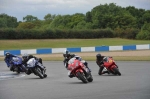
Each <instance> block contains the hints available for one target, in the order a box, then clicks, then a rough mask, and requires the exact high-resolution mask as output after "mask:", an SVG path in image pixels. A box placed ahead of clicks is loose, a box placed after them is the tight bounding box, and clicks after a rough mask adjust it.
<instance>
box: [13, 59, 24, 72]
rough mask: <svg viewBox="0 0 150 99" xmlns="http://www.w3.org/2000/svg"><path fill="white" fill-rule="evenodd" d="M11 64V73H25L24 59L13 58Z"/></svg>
mask: <svg viewBox="0 0 150 99" xmlns="http://www.w3.org/2000/svg"><path fill="white" fill-rule="evenodd" d="M10 63H11V66H10V71H13V72H17V73H18V74H19V73H20V72H24V69H23V68H22V58H20V57H13V58H12V60H11V62H10Z"/></svg>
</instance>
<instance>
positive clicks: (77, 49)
mask: <svg viewBox="0 0 150 99" xmlns="http://www.w3.org/2000/svg"><path fill="white" fill-rule="evenodd" d="M146 49H150V44H142V45H122V46H95V47H74V48H41V49H22V50H3V51H0V56H4V55H5V53H6V52H10V53H12V54H14V55H22V54H24V53H27V54H53V53H63V51H64V50H69V51H70V52H101V51H127V50H146Z"/></svg>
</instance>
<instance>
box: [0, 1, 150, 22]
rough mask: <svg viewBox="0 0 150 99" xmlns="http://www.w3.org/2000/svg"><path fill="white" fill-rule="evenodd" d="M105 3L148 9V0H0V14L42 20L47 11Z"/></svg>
mask: <svg viewBox="0 0 150 99" xmlns="http://www.w3.org/2000/svg"><path fill="white" fill-rule="evenodd" d="M106 3H107V4H109V3H116V5H118V6H121V7H127V6H134V7H135V8H142V9H145V10H150V0H0V14H2V13H5V14H8V15H9V16H14V17H16V18H17V20H18V21H22V19H23V17H25V16H27V15H33V16H35V17H37V18H38V19H41V20H43V19H44V16H45V15H47V14H48V13H50V14H56V15H58V14H61V15H66V14H71V15H72V14H75V13H83V14H85V13H86V12H88V11H91V10H92V8H94V7H96V6H98V5H100V4H102V5H103V4H106Z"/></svg>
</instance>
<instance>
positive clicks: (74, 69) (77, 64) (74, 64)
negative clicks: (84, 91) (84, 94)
mask: <svg viewBox="0 0 150 99" xmlns="http://www.w3.org/2000/svg"><path fill="white" fill-rule="evenodd" d="M68 64H69V65H68V70H70V75H73V77H77V78H78V79H79V80H81V81H82V82H83V83H88V82H92V81H93V77H92V75H91V73H90V72H89V70H88V69H87V68H86V67H85V66H84V64H83V63H82V62H81V61H79V60H76V59H70V60H69V61H68Z"/></svg>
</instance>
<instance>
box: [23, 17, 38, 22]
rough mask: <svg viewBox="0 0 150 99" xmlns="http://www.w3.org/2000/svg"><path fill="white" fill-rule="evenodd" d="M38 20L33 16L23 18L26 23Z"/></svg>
mask: <svg viewBox="0 0 150 99" xmlns="http://www.w3.org/2000/svg"><path fill="white" fill-rule="evenodd" d="M36 20H38V18H37V17H35V16H32V15H27V16H25V17H23V21H24V22H33V21H36Z"/></svg>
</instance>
